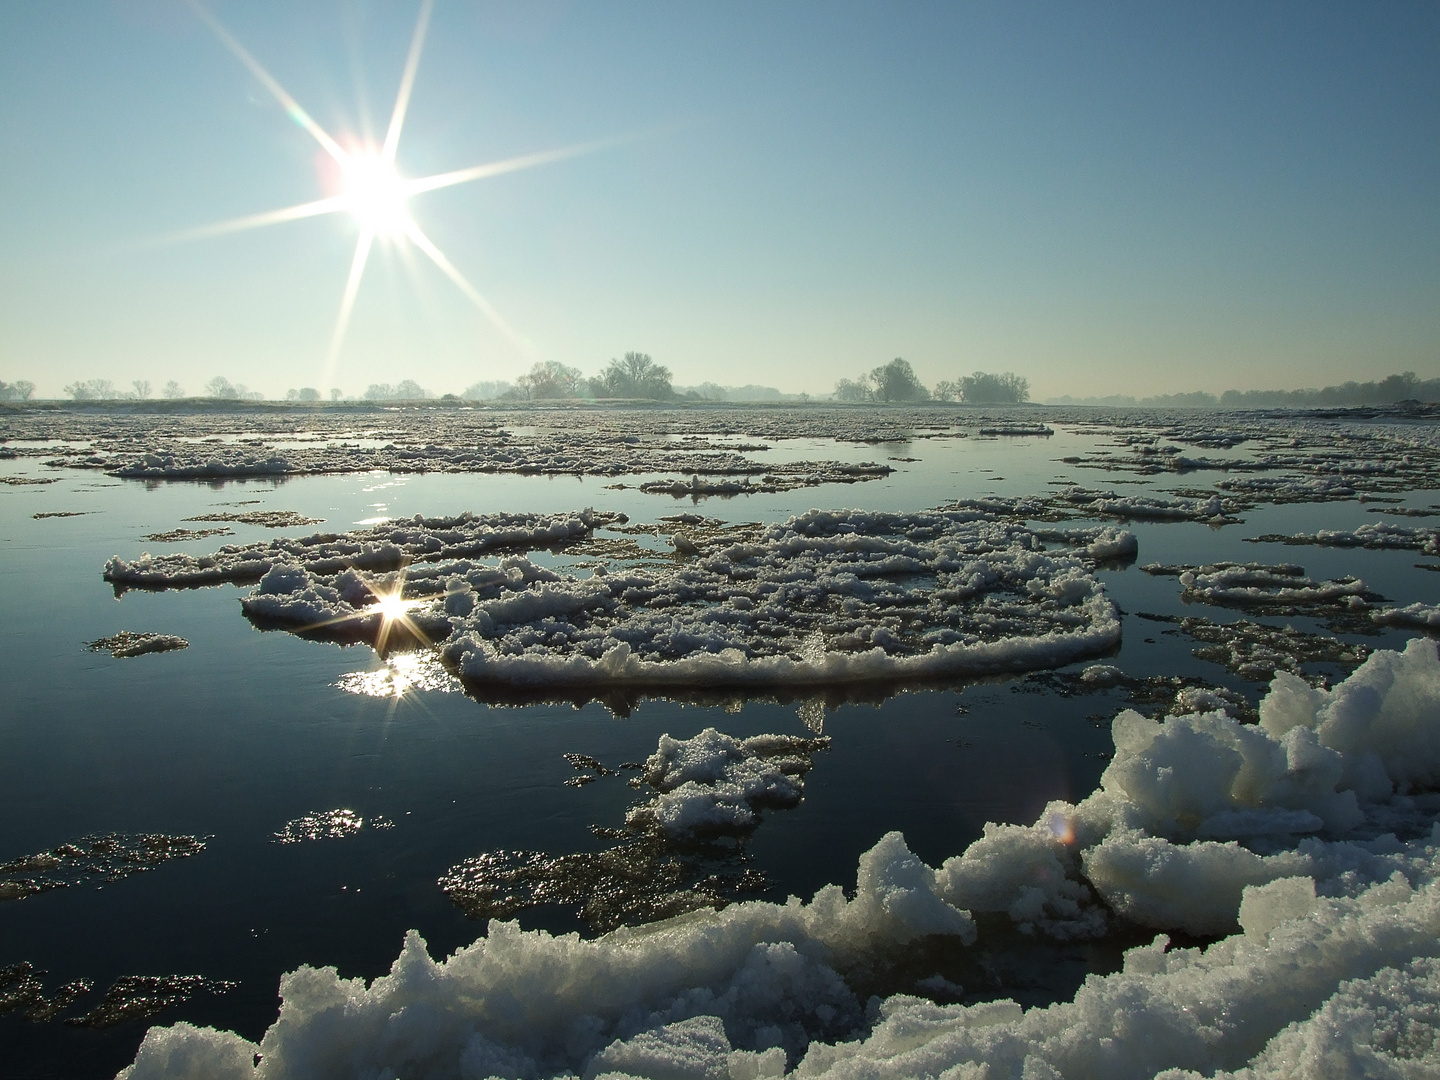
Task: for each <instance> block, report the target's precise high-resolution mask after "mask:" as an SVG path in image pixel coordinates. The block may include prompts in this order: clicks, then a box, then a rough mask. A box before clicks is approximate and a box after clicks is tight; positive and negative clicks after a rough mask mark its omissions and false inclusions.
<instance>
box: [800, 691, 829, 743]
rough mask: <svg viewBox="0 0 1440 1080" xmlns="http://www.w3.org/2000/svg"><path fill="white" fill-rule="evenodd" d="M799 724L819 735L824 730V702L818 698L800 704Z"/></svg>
mask: <svg viewBox="0 0 1440 1080" xmlns="http://www.w3.org/2000/svg"><path fill="white" fill-rule="evenodd" d="M799 711H800V722H801V723H802V724H804V725H805V726H806V727H807V728H809V729H810V730H811V731H813V732H814V733H815V734H816V735H819V734H820V733H821V732H823V731H824V730H825V702H824V701H822V700H821V699H820V698H812V699H811V700H810V701H802V702H801V703H800V710H799Z"/></svg>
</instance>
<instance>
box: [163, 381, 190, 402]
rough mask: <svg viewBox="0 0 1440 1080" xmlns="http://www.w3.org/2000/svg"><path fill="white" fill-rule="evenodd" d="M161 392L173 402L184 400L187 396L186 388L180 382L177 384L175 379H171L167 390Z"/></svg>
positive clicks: (167, 384)
mask: <svg viewBox="0 0 1440 1080" xmlns="http://www.w3.org/2000/svg"><path fill="white" fill-rule="evenodd" d="M160 392H161V393H162V394H164V395H165V396H166V397H167V398H170V399H171V400H172V401H173V400H175V399H176V398H182V397H184V396H185V388H184V387H183V386H181V385H180V384H179V383H178V382H176V381H175V380H174V379H171V380H170V381H169V382H167V383H166V384H165V389H164V390H161V391H160Z"/></svg>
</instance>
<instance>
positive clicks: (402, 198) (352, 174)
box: [340, 152, 410, 237]
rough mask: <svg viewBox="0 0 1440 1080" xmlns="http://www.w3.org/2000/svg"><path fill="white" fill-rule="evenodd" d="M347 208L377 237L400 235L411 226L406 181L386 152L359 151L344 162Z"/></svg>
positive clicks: (344, 191)
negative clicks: (407, 205) (387, 157)
mask: <svg viewBox="0 0 1440 1080" xmlns="http://www.w3.org/2000/svg"><path fill="white" fill-rule="evenodd" d="M343 170H344V181H343V182H344V189H343V191H342V194H341V196H340V197H341V199H343V200H344V202H345V209H346V210H348V211H349V212H350V213H351V214H354V215H355V219H356V220H357V221H359V223H360V226H361V228H363V229H365V230H366V231H367V232H371V233H374V234H375V235H376V236H384V237H400V236H403V235H404V234H405V233H406V231H407V229H408V228H409V225H410V212H409V211H408V210H407V209H406V206H405V202H406V200H407V199H408V198H409V196H410V192H409V191H408V190H407V189H406V185H405V181H404V180H402V179H401V178H400V174H399V173H398V172H396V171H395V166H394V165H393V164H392V163H391V162H389V161H388V160H386V158H385V156H384V155H383V154H377V153H373V152H371V153H365V154H355V155H353V156H351V157H349V158H348V159H346V161H345V162H343Z"/></svg>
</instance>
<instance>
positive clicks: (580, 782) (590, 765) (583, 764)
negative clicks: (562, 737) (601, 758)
mask: <svg viewBox="0 0 1440 1080" xmlns="http://www.w3.org/2000/svg"><path fill="white" fill-rule="evenodd" d="M564 757H565V760H566V761H568V762H569V763H570V767H571V768H572V769H574V770H575V771H576V772H577V773H579V774H580V775H579V776H572V777H571V778H570V779H569V780H566V781H565V786H566V787H584V786H585V785H586V784H590V783H594V782H595V781H596V780H599V779H600V778H601V777H602V776H614V775H615V771H614V770H613V769H607V768H606V767H605V766H604V765H602V764H600V762H598V761H596V760H595V759H594V758H593V757H591V756H590V755H589V754H565V755H564Z"/></svg>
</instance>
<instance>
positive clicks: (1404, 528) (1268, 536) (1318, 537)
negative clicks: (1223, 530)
mask: <svg viewBox="0 0 1440 1080" xmlns="http://www.w3.org/2000/svg"><path fill="white" fill-rule="evenodd" d="M1246 539H1247V540H1249V541H1250V542H1251V543H1255V544H1313V545H1316V546H1318V547H1339V548H1399V549H1402V550H1408V551H1419V552H1421V553H1422V554H1425V555H1440V530H1436V529H1434V528H1426V527H1423V526H1414V527H1412V526H1409V525H1392V524H1391V523H1390V522H1388V521H1377V522H1374V523H1367V524H1364V525H1361V526H1360V527H1359V528H1356V529H1320V530H1318V531H1316V532H1313V533H1294V534H1291V535H1285V534H1282V533H1265V534H1264V535H1262V536H1254V537H1248V536H1247V537H1246Z"/></svg>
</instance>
